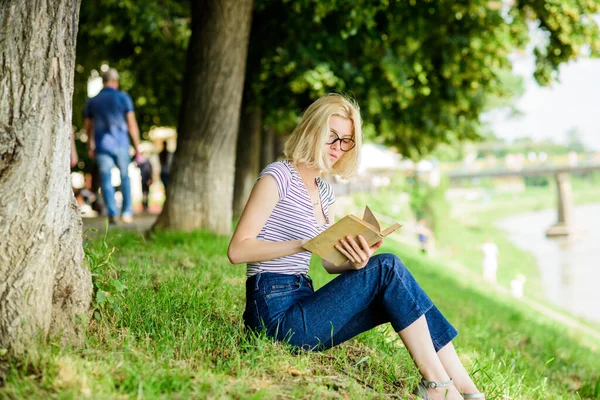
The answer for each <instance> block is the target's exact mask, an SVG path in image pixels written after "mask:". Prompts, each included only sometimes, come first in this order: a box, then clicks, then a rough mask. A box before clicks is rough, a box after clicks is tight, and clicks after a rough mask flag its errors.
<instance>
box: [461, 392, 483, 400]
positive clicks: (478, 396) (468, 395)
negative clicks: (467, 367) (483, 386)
mask: <svg viewBox="0 0 600 400" xmlns="http://www.w3.org/2000/svg"><path fill="white" fill-rule="evenodd" d="M461 396H462V397H463V399H483V398H485V394H483V393H461Z"/></svg>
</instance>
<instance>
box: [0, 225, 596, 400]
mask: <svg viewBox="0 0 600 400" xmlns="http://www.w3.org/2000/svg"><path fill="white" fill-rule="evenodd" d="M105 240H106V242H105ZM227 243H228V238H226V237H220V236H215V235H211V234H206V233H200V232H196V233H188V234H182V233H159V234H157V235H155V236H154V237H152V238H149V239H146V238H144V237H142V236H141V235H139V234H136V233H131V232H123V231H118V230H116V231H112V233H111V234H109V235H108V237H107V238H106V239H104V238H98V239H94V240H93V241H91V242H90V243H88V244H87V248H86V254H87V255H88V260H89V262H90V263H91V265H90V267H91V268H92V270H93V271H95V273H96V275H95V277H94V280H95V283H96V286H97V287H98V288H99V289H100V290H109V288H110V287H111V285H112V287H114V288H117V287H119V288H120V287H121V285H124V287H125V288H124V290H122V291H120V292H114V293H111V292H108V293H107V295H106V296H107V297H108V298H112V299H113V300H112V303H111V302H108V301H102V302H99V301H98V297H96V304H97V306H98V307H99V311H100V316H101V318H100V319H99V320H98V319H96V318H92V321H91V324H90V327H89V331H88V332H87V335H86V340H85V344H84V346H83V347H81V348H77V349H73V348H65V347H63V346H61V345H60V344H59V342H55V341H52V340H50V342H49V343H45V344H40V345H39V347H38V349H37V351H36V352H35V353H34V352H32V353H31V355H30V356H29V357H28V358H27V359H25V360H21V361H18V362H17V361H9V371H8V375H7V376H6V378H5V382H4V386H3V387H1V388H0V398H2V399H4V398H6V399H22V398H36V399H37V398H56V399H80V398H86V397H87V398H94V399H114V398H123V399H129V398H132V399H133V398H135V399H154V398H159V399H189V398H214V399H224V398H233V399H247V398H248V399H261V398H265V399H267V398H268V399H271V398H314V399H321V398H342V399H343V398H350V399H362V398H384V397H392V398H407V397H408V396H407V394H408V393H409V392H410V390H411V388H412V387H413V385H414V384H415V382H416V381H417V379H418V374H417V371H416V370H415V368H414V367H413V365H412V362H411V360H410V357H409V355H408V352H407V351H406V349H405V348H404V347H403V346H402V343H401V342H400V341H399V339H398V337H397V335H396V334H395V333H394V332H392V331H391V328H390V327H389V325H387V326H382V327H379V328H378V329H375V330H373V331H371V332H368V333H365V334H363V335H361V336H360V337H358V338H355V339H353V340H351V341H349V342H347V343H345V344H343V345H341V346H338V347H336V348H334V349H331V350H329V351H326V352H322V353H308V352H302V353H299V354H295V353H294V352H292V351H291V350H290V349H289V348H287V347H286V346H285V345H282V344H277V343H273V342H272V341H271V340H269V339H267V338H265V337H263V336H261V335H253V334H250V333H248V332H246V331H245V330H244V327H243V322H242V318H241V316H242V312H243V308H244V280H245V275H244V273H245V271H244V267H243V266H232V265H230V264H229V262H228V260H227V258H226V255H225V254H226V248H227ZM386 246H387V247H386V248H384V249H382V250H384V251H386V252H395V253H397V254H399V255H400V256H401V257H402V258H403V260H404V261H405V263H406V264H407V265H408V266H409V269H410V270H411V271H412V272H413V274H414V275H415V277H416V278H417V280H418V281H419V282H420V283H421V284H422V285H423V287H424V288H425V289H426V291H427V292H428V293H429V294H430V296H431V297H432V299H433V300H434V301H435V302H436V303H437V304H438V306H439V308H440V309H441V310H442V311H443V312H444V313H445V314H446V316H447V317H448V318H449V319H450V320H451V321H452V322H453V324H454V325H455V326H456V327H457V328H458V330H459V332H460V334H459V336H458V338H457V339H456V341H455V345H456V346H457V348H458V351H459V353H460V354H461V357H462V359H463V361H464V363H465V364H466V365H467V367H468V369H470V370H472V371H473V376H474V378H475V380H476V381H477V382H478V384H479V385H480V387H481V388H482V389H483V390H485V391H486V393H487V395H488V397H487V398H488V399H506V398H510V399H570V398H571V399H577V398H593V399H600V376H599V375H598V374H599V372H598V361H597V360H598V352H597V350H590V348H589V347H585V346H582V345H580V344H578V341H577V340H574V338H573V336H572V335H571V334H570V333H569V332H568V331H567V330H566V328H564V327H562V326H560V325H558V324H556V323H554V322H552V321H550V320H548V319H545V318H544V317H543V316H541V315H538V314H536V313H534V312H532V311H530V310H528V309H527V308H525V307H524V306H523V305H522V304H521V303H519V302H517V301H514V300H512V299H509V298H505V297H502V296H500V295H494V294H489V293H485V291H484V290H482V289H478V288H477V287H476V286H473V285H472V283H471V282H469V281H468V280H464V279H457V277H456V276H455V275H454V274H453V273H452V271H451V270H449V269H448V268H447V266H445V265H443V264H440V263H438V262H435V261H432V260H430V259H427V258H424V257H422V256H421V255H420V254H418V253H417V252H415V251H414V250H413V249H410V248H404V247H394V246H393V245H392V243H391V241H389V242H388V243H387V244H386ZM112 250H114V252H113V253H112V255H111V256H110V258H109V254H111V251H112ZM313 261H314V260H313ZM311 271H312V276H313V278H314V282H315V284H316V286H317V287H320V286H322V285H323V284H325V283H326V282H327V281H328V280H329V279H331V278H332V277H331V276H329V275H327V274H326V273H325V272H324V271H323V270H322V269H321V268H318V267H316V266H314V265H313V267H311ZM113 280H114V281H118V282H117V283H115V282H114V281H113ZM103 285H104V286H103ZM102 288H104V289H102ZM101 299H104V298H103V297H102V296H101ZM340 301H343V298H340Z"/></svg>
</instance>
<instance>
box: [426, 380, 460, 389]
mask: <svg viewBox="0 0 600 400" xmlns="http://www.w3.org/2000/svg"><path fill="white" fill-rule="evenodd" d="M421 384H422V385H423V386H424V387H425V388H426V389H435V388H439V387H448V386H452V385H453V384H454V381H453V380H452V379H450V380H449V381H444V382H436V381H428V380H427V379H425V378H423V379H421Z"/></svg>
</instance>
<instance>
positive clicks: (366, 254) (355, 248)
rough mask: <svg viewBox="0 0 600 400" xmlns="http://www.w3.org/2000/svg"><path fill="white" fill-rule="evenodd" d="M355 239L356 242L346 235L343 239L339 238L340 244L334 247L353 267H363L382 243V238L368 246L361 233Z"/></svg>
mask: <svg viewBox="0 0 600 400" xmlns="http://www.w3.org/2000/svg"><path fill="white" fill-rule="evenodd" d="M357 239H358V242H357V241H356V240H354V238H353V237H352V236H346V238H345V239H341V240H340V244H336V245H335V248H336V249H338V250H339V251H340V252H341V253H342V254H343V255H345V256H346V258H348V262H349V263H350V265H351V266H352V268H353V269H361V268H364V266H365V265H367V263H368V262H369V258H371V255H373V253H375V251H376V250H377V249H378V248H379V246H381V244H382V243H383V240H380V241H379V242H377V243H375V244H374V245H373V246H370V247H369V244H368V243H367V241H366V240H365V238H364V237H362V235H358V236H357Z"/></svg>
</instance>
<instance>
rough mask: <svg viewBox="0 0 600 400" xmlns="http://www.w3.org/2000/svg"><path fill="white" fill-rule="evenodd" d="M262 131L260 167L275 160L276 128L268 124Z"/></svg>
mask: <svg viewBox="0 0 600 400" xmlns="http://www.w3.org/2000/svg"><path fill="white" fill-rule="evenodd" d="M262 133H263V134H262V142H261V152H260V164H261V165H260V167H261V168H264V167H266V166H267V165H269V164H271V163H272V162H273V161H275V129H274V128H273V127H270V126H268V127H266V128H265V129H263V132H262Z"/></svg>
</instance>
